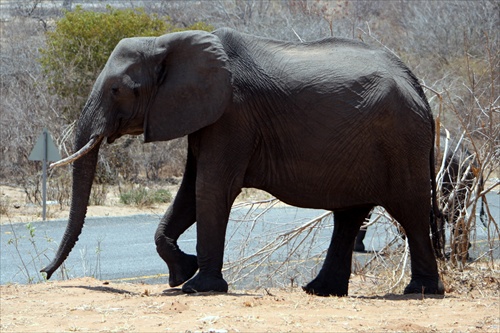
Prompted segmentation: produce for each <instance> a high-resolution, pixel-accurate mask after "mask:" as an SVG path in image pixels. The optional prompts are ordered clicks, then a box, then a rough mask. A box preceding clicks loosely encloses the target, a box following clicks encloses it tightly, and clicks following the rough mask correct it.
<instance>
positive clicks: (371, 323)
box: [0, 186, 500, 333]
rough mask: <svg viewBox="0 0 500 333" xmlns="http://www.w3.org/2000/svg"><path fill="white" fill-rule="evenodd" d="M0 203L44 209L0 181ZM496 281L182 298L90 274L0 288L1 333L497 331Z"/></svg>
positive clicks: (21, 211)
mask: <svg viewBox="0 0 500 333" xmlns="http://www.w3.org/2000/svg"><path fill="white" fill-rule="evenodd" d="M0 199H1V200H2V207H3V208H2V209H3V211H2V216H1V223H9V222H27V221H33V220H40V208H39V207H31V206H29V205H26V203H25V200H24V193H23V192H22V190H19V189H16V188H11V187H6V186H2V187H0ZM16 207H17V208H16ZM166 207H167V205H166V204H165V205H159V206H155V207H146V208H136V207H130V206H122V205H117V204H116V203H114V204H112V205H110V206H90V207H89V211H88V215H89V216H113V215H115V216H123V215H131V214H144V213H155V214H162V213H163V212H164V211H165V209H166ZM67 214H68V211H67V208H64V207H63V210H60V209H59V207H57V208H56V207H51V209H50V210H49V214H48V216H49V219H53V218H65V217H67V216H68V215H67ZM497 266H498V265H497ZM499 281H500V277H499V276H498V271H495V270H492V271H488V272H487V273H486V274H484V273H483V274H481V275H480V276H478V277H476V278H474V279H473V281H472V282H473V283H470V281H467V286H469V285H474V286H475V287H473V288H472V287H471V288H470V290H469V289H464V288H453V287H451V286H450V282H449V279H448V280H446V279H445V283H447V284H448V285H447V288H448V291H449V292H448V293H447V294H446V295H445V296H444V297H431V296H425V297H423V296H422V295H409V296H408V295H394V294H384V293H383V292H380V291H378V290H374V289H373V286H372V285H371V284H369V283H367V281H364V280H363V279H362V277H361V276H355V275H353V276H352V278H351V284H350V293H351V295H350V296H349V297H344V298H337V297H326V298H324V297H314V296H309V295H307V294H305V293H304V292H302V291H301V290H300V289H297V288H293V289H287V290H284V289H258V290H245V291H242V290H231V289H230V290H229V293H228V294H199V295H196V294H195V295H186V294H183V293H182V292H181V291H180V290H179V289H171V288H169V286H168V285H146V284H140V283H136V284H130V283H112V282H107V281H99V280H95V279H92V278H81V279H73V280H68V281H58V282H45V283H39V284H33V285H2V286H0V331H1V332H62V331H65V332H67V331H82V332H218V333H221V332H347V331H355V332H359V331H372V332H442V331H446V332H500V292H499V291H498V290H499V285H500V284H499V283H500V282H499ZM478 286H480V287H478ZM467 288H468V287H467ZM464 290H465V291H464Z"/></svg>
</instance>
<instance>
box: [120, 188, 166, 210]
mask: <svg viewBox="0 0 500 333" xmlns="http://www.w3.org/2000/svg"><path fill="white" fill-rule="evenodd" d="M171 200H172V194H171V193H170V191H168V190H163V189H160V190H149V189H147V188H145V187H137V188H133V187H132V188H130V189H128V190H125V191H123V192H121V193H120V202H121V203H122V204H125V205H134V206H139V207H144V206H151V205H153V204H156V203H168V202H170V201H171Z"/></svg>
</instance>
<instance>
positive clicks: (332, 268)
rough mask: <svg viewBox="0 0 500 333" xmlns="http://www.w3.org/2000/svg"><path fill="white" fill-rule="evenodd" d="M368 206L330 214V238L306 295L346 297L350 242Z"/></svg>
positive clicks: (353, 238)
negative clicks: (319, 266)
mask: <svg viewBox="0 0 500 333" xmlns="http://www.w3.org/2000/svg"><path fill="white" fill-rule="evenodd" d="M371 209H372V206H363V207H356V208H351V209H346V210H342V211H335V212H334V226H333V236H332V240H331V243H330V246H329V248H328V252H327V254H326V259H325V262H324V263H323V267H322V268H321V271H320V272H319V274H318V276H317V277H316V278H315V279H314V280H313V281H311V282H309V283H308V284H307V285H306V286H305V287H303V289H304V291H306V292H307V293H308V294H313V295H318V296H346V295H347V292H348V287H349V277H350V275H351V261H352V252H353V248H354V240H355V238H356V234H357V233H358V231H359V228H360V226H361V224H362V223H363V221H364V220H365V218H366V217H367V216H368V214H369V212H370V210H371Z"/></svg>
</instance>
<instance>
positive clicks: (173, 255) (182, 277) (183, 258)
mask: <svg viewBox="0 0 500 333" xmlns="http://www.w3.org/2000/svg"><path fill="white" fill-rule="evenodd" d="M193 160H194V159H193V158H192V156H190V155H188V161H187V164H186V172H185V173H184V178H183V180H182V183H181V186H180V188H179V192H178V193H177V195H176V197H175V199H174V202H173V203H172V204H171V205H170V207H169V208H168V210H167V212H166V213H165V215H164V216H163V218H162V219H161V222H160V224H159V226H158V229H157V230H156V234H155V243H156V251H157V252H158V254H159V255H160V257H161V258H162V259H163V260H164V261H165V263H166V264H167V266H168V270H169V285H170V286H171V287H176V286H179V285H181V284H183V283H184V282H186V281H187V280H189V279H190V278H191V277H192V276H193V275H194V274H195V273H196V271H197V270H198V261H197V259H196V256H194V255H191V254H186V253H184V252H183V251H182V250H181V249H180V248H179V246H178V245H177V239H178V238H179V236H180V235H181V234H183V233H184V231H186V230H187V229H188V228H189V227H190V226H192V225H193V224H194V223H195V222H196V200H195V183H196V167H195V164H194V161H193Z"/></svg>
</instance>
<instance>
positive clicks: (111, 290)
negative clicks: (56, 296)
mask: <svg viewBox="0 0 500 333" xmlns="http://www.w3.org/2000/svg"><path fill="white" fill-rule="evenodd" d="M62 288H68V289H69V288H81V289H87V290H91V291H100V292H105V293H111V294H122V295H140V294H141V293H137V292H132V291H129V290H125V289H119V288H113V287H108V286H63V287H62Z"/></svg>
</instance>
